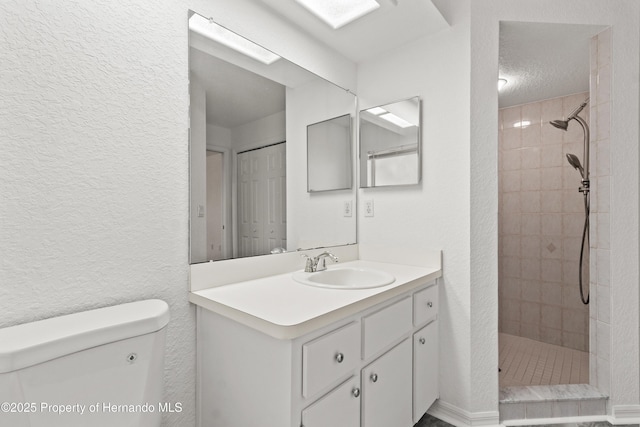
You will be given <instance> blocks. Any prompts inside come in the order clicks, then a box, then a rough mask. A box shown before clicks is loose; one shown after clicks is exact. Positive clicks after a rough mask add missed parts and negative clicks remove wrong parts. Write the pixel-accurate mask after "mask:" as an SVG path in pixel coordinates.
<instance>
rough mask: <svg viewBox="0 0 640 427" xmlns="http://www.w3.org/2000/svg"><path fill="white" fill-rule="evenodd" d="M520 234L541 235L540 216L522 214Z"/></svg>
mask: <svg viewBox="0 0 640 427" xmlns="http://www.w3.org/2000/svg"><path fill="white" fill-rule="evenodd" d="M521 218H522V224H521V227H520V232H521V234H523V235H536V236H538V235H540V215H538V214H522V217H521Z"/></svg>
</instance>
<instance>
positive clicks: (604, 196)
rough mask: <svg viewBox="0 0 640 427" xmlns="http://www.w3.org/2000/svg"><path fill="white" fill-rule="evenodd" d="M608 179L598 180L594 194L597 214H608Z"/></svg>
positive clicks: (600, 178)
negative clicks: (595, 195) (596, 198)
mask: <svg viewBox="0 0 640 427" xmlns="http://www.w3.org/2000/svg"><path fill="white" fill-rule="evenodd" d="M610 182H611V181H610V179H609V177H608V176H603V177H599V178H598V182H597V188H596V194H597V197H598V200H597V207H598V210H597V211H598V212H609V199H610V191H611V190H610Z"/></svg>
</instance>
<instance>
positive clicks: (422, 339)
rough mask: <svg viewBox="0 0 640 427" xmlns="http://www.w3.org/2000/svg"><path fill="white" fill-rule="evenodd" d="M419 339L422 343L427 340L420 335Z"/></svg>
mask: <svg viewBox="0 0 640 427" xmlns="http://www.w3.org/2000/svg"><path fill="white" fill-rule="evenodd" d="M418 341H419V342H420V344H424V343H426V342H427V341H426V340H425V339H424V338H423V337H420V339H419V340H418Z"/></svg>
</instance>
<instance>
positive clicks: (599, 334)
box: [589, 29, 611, 394]
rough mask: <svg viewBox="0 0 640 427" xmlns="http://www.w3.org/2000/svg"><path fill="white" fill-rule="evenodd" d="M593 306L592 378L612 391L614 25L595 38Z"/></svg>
mask: <svg viewBox="0 0 640 427" xmlns="http://www.w3.org/2000/svg"><path fill="white" fill-rule="evenodd" d="M590 49H591V52H590V58H591V61H590V62H591V72H590V75H591V85H590V86H591V87H590V91H591V123H592V125H591V153H594V154H593V155H592V157H591V161H590V163H591V188H592V189H593V192H592V197H591V239H590V241H591V267H590V270H591V303H590V304H591V309H590V319H589V321H590V330H591V344H590V348H589V358H590V359H589V368H590V372H589V381H590V384H591V385H593V386H596V387H597V388H598V390H600V391H601V392H603V393H606V394H609V390H610V388H611V386H610V364H609V354H610V347H611V340H610V336H611V326H610V313H611V308H610V307H611V306H610V297H609V295H610V293H609V289H610V287H609V286H610V284H611V283H610V274H609V272H610V267H609V260H610V256H609V255H610V247H609V235H610V232H609V224H610V222H609V200H610V184H611V180H610V175H611V173H610V161H609V159H610V156H609V147H610V138H609V135H610V132H609V129H610V122H611V118H610V105H611V29H607V30H605V31H603V32H601V33H600V34H598V35H597V36H596V37H594V38H593V39H591V45H590Z"/></svg>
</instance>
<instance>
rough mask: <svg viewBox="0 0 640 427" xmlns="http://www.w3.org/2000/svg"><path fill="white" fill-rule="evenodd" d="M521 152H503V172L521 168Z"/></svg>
mask: <svg viewBox="0 0 640 427" xmlns="http://www.w3.org/2000/svg"><path fill="white" fill-rule="evenodd" d="M521 165H522V164H521V160H520V150H509V151H503V152H502V170H503V171H511V170H518V169H520V168H521Z"/></svg>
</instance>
